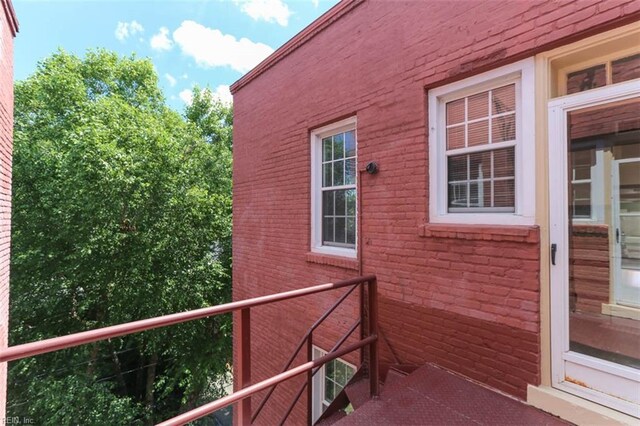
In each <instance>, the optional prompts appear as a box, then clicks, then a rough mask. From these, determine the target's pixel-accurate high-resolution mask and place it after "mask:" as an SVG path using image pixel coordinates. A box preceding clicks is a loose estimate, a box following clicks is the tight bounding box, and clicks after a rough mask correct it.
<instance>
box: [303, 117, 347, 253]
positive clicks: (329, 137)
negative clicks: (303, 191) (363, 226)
mask: <svg viewBox="0 0 640 426" xmlns="http://www.w3.org/2000/svg"><path fill="white" fill-rule="evenodd" d="M356 164H357V158H356V121H355V117H353V118H350V119H347V120H342V121H340V122H338V123H335V124H332V125H329V126H325V127H323V128H321V129H317V130H315V131H313V132H312V133H311V171H312V179H311V186H312V188H311V210H312V214H311V215H312V229H311V242H312V243H311V244H312V247H311V250H312V251H315V252H319V253H325V254H332V255H341V256H348V257H355V254H356V230H357V223H356V222H357V214H356V208H357V206H356V204H357V203H356V202H357V187H356V186H357V171H356Z"/></svg>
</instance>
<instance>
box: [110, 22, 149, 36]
mask: <svg viewBox="0 0 640 426" xmlns="http://www.w3.org/2000/svg"><path fill="white" fill-rule="evenodd" d="M143 31H144V27H143V26H142V25H140V23H139V22H138V21H131V22H118V25H116V30H115V32H114V34H115V35H116V38H117V39H118V40H120V41H125V40H126V39H127V38H129V37H132V36H134V35H136V34H138V33H141V32H143Z"/></svg>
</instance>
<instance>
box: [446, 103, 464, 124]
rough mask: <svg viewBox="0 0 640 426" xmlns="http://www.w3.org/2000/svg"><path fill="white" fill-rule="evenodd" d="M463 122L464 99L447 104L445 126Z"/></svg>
mask: <svg viewBox="0 0 640 426" xmlns="http://www.w3.org/2000/svg"><path fill="white" fill-rule="evenodd" d="M462 122H464V98H463V99H458V100H455V101H453V102H449V103H447V124H457V123H462Z"/></svg>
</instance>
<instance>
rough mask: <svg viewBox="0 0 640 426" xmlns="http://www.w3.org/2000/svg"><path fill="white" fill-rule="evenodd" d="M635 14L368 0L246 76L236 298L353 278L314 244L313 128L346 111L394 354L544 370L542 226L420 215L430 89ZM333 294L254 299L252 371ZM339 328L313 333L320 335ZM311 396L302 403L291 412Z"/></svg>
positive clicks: (272, 408)
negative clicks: (320, 259) (313, 252)
mask: <svg viewBox="0 0 640 426" xmlns="http://www.w3.org/2000/svg"><path fill="white" fill-rule="evenodd" d="M639 11H640V3H638V2H634V1H632V0H626V1H615V0H607V1H564V2H549V1H533V0H532V1H513V2H511V3H510V4H509V5H505V2H504V1H469V2H462V1H461V2H447V3H446V4H444V3H442V2H437V1H420V2H418V1H407V2H401V1H394V2H387V1H373V0H371V1H365V2H364V3H363V4H362V5H360V6H358V7H356V8H355V9H354V10H352V11H351V12H349V13H348V14H346V15H345V16H343V17H342V18H341V19H339V20H338V21H336V22H334V23H333V24H332V25H331V26H330V27H329V28H328V29H327V30H325V31H322V32H320V33H319V34H317V35H316V36H315V37H314V38H313V39H311V40H310V41H309V42H307V43H306V44H304V45H302V46H301V47H299V48H298V49H297V50H295V51H294V52H293V53H291V54H290V55H289V56H287V57H285V58H284V59H283V60H282V61H280V62H278V63H277V64H276V65H274V66H273V67H272V68H270V69H268V70H266V71H265V72H264V73H263V74H262V75H260V76H259V77H257V78H256V79H255V80H253V81H250V82H249V83H248V84H247V85H246V86H244V87H242V88H241V89H240V90H239V91H238V92H237V93H235V98H234V102H235V103H234V105H235V118H234V124H235V127H234V161H235V167H234V235H233V244H234V246H233V247H234V298H235V299H243V298H246V297H250V296H255V295H261V294H269V293H275V292H279V291H283V290H286V289H291V288H299V287H303V286H307V285H311V284H316V283H321V282H326V281H328V280H333V279H340V278H346V277H352V276H355V275H356V274H357V270H355V269H352V268H353V265H350V264H344V265H338V264H335V265H331V264H322V263H316V262H314V261H313V260H317V259H316V257H314V256H307V253H308V251H309V247H310V150H309V131H310V129H313V128H316V127H318V126H320V125H323V124H327V123H330V122H332V121H336V120H338V119H340V118H344V117H348V116H352V115H354V114H355V115H357V118H358V125H357V132H358V163H359V168H362V167H363V166H364V165H365V164H366V163H367V162H368V161H377V162H378V164H379V166H380V172H379V173H378V174H377V175H375V176H370V175H367V174H364V175H363V176H362V185H361V187H360V188H359V191H360V193H361V196H362V209H361V214H362V216H361V222H362V238H363V240H362V241H363V244H362V248H361V250H362V264H363V272H364V273H375V274H377V276H378V278H379V292H380V296H381V298H380V303H381V328H382V330H383V331H384V334H385V336H386V337H387V339H388V341H389V343H390V346H391V347H392V348H393V350H394V352H395V353H396V354H397V356H398V358H399V359H400V361H401V362H411V363H416V364H418V363H424V362H429V361H434V362H437V363H439V364H441V365H444V366H445V367H447V368H450V369H452V370H455V371H458V372H460V373H461V374H464V375H467V376H470V377H473V378H475V379H477V380H480V381H483V382H485V383H487V384H489V385H491V386H493V387H495V388H498V389H501V390H503V391H506V392H509V393H510V394H512V395H515V396H517V397H520V398H525V396H526V384H527V383H533V384H537V383H539V381H540V373H539V359H540V354H539V350H540V349H539V286H540V284H539V250H540V247H539V235H538V230H537V228H526V227H518V228H507V229H499V228H491V227H470V228H465V227H462V229H461V230H458V228H459V227H446V226H441V225H427V223H428V219H429V218H428V199H429V197H428V184H427V178H428V161H427V151H428V150H427V144H428V141H427V133H428V132H427V129H426V128H425V123H426V119H427V110H426V95H425V88H427V89H428V88H430V87H437V86H439V85H441V84H444V83H445V82H450V81H452V80H454V79H459V78H462V77H466V76H469V75H472V74H474V73H477V72H480V71H485V70H487V69H490V68H493V67H496V66H499V65H503V64H506V63H508V62H511V61H514V60H516V59H521V58H523V57H526V56H529V55H531V54H533V53H535V52H537V51H541V50H543V49H548V48H550V47H552V46H557V45H559V44H562V43H565V42H568V41H570V40H575V39H577V38H578V37H579V36H584V35H585V34H586V33H589V34H591V33H594V32H596V31H601V30H602V29H604V28H605V27H607V28H610V27H612V26H615V25H620V24H622V23H626V22H629V21H630V20H631V19H636V18H637V16H638V13H639ZM634 14H635V15H634ZM530 196H533V194H530ZM327 263H332V262H327ZM335 297H337V295H324V296H321V297H312V298H309V299H306V300H304V301H302V300H298V301H293V302H290V303H287V304H282V305H280V306H278V307H264V308H261V309H260V310H256V312H255V314H254V316H253V318H252V319H253V321H254V323H253V324H254V326H253V328H252V333H253V334H252V336H253V342H252V344H253V351H252V362H253V365H254V370H253V373H254V374H253V379H254V381H257V380H260V379H263V378H265V377H267V376H270V375H273V374H275V373H276V372H278V369H279V368H281V366H282V364H283V363H284V361H285V360H286V358H287V357H288V356H289V354H290V351H291V349H292V348H293V346H294V345H295V343H296V342H297V339H299V337H300V336H301V335H302V334H303V333H304V331H305V330H306V328H307V327H308V325H309V324H310V323H311V322H313V320H314V319H315V318H317V316H319V315H320V313H321V312H322V311H323V310H324V308H325V307H326V306H329V305H330V303H331V301H332V300H333V299H334V298H335ZM349 314H355V311H354V305H353V304H352V305H351V306H347V307H345V311H344V312H343V315H342V316H339V317H337V318H335V319H334V321H333V323H330V324H329V327H328V328H329V329H331V327H334V326H337V325H340V329H345V328H347V327H348V325H349V324H350V320H348V319H347V318H348V317H349ZM338 335H339V333H338V332H336V331H335V330H332V332H326V333H325V334H322V333H319V337H320V338H321V339H323V340H322V345H321V346H323V347H324V348H325V349H328V348H329V347H330V346H331V343H330V342H331V341H332V340H335V339H336V338H337V336H338ZM381 348H382V349H381V350H382V356H383V358H385V359H386V360H390V354H389V353H388V351H387V350H386V349H385V345H384V344H383V345H381ZM293 392H294V389H293V387H291V386H282V387H281V388H280V389H279V390H278V391H277V395H276V398H275V399H274V400H273V401H271V404H270V405H269V406H267V408H266V409H265V412H264V413H263V415H264V417H261V419H262V421H261V423H263V422H264V424H270V423H272V422H273V421H275V419H279V415H280V414H281V413H282V411H283V409H284V407H286V406H287V405H288V403H289V402H290V395H291V394H293ZM256 404H257V399H254V407H255V405H256ZM305 408H306V406H305V404H304V401H303V402H302V403H301V404H299V405H298V408H297V410H296V411H295V412H294V413H293V417H292V420H293V422H294V423H297V424H299V423H301V422H303V419H304V417H303V416H304V409H305Z"/></svg>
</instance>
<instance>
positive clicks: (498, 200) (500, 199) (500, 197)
mask: <svg viewBox="0 0 640 426" xmlns="http://www.w3.org/2000/svg"><path fill="white" fill-rule="evenodd" d="M514 186H515V180H513V179H509V180H498V181H494V182H493V187H494V189H493V191H494V194H493V199H494V207H511V208H512V209H511V210H510V211H514V210H515V209H514V207H515V205H516V197H515V188H514Z"/></svg>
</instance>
